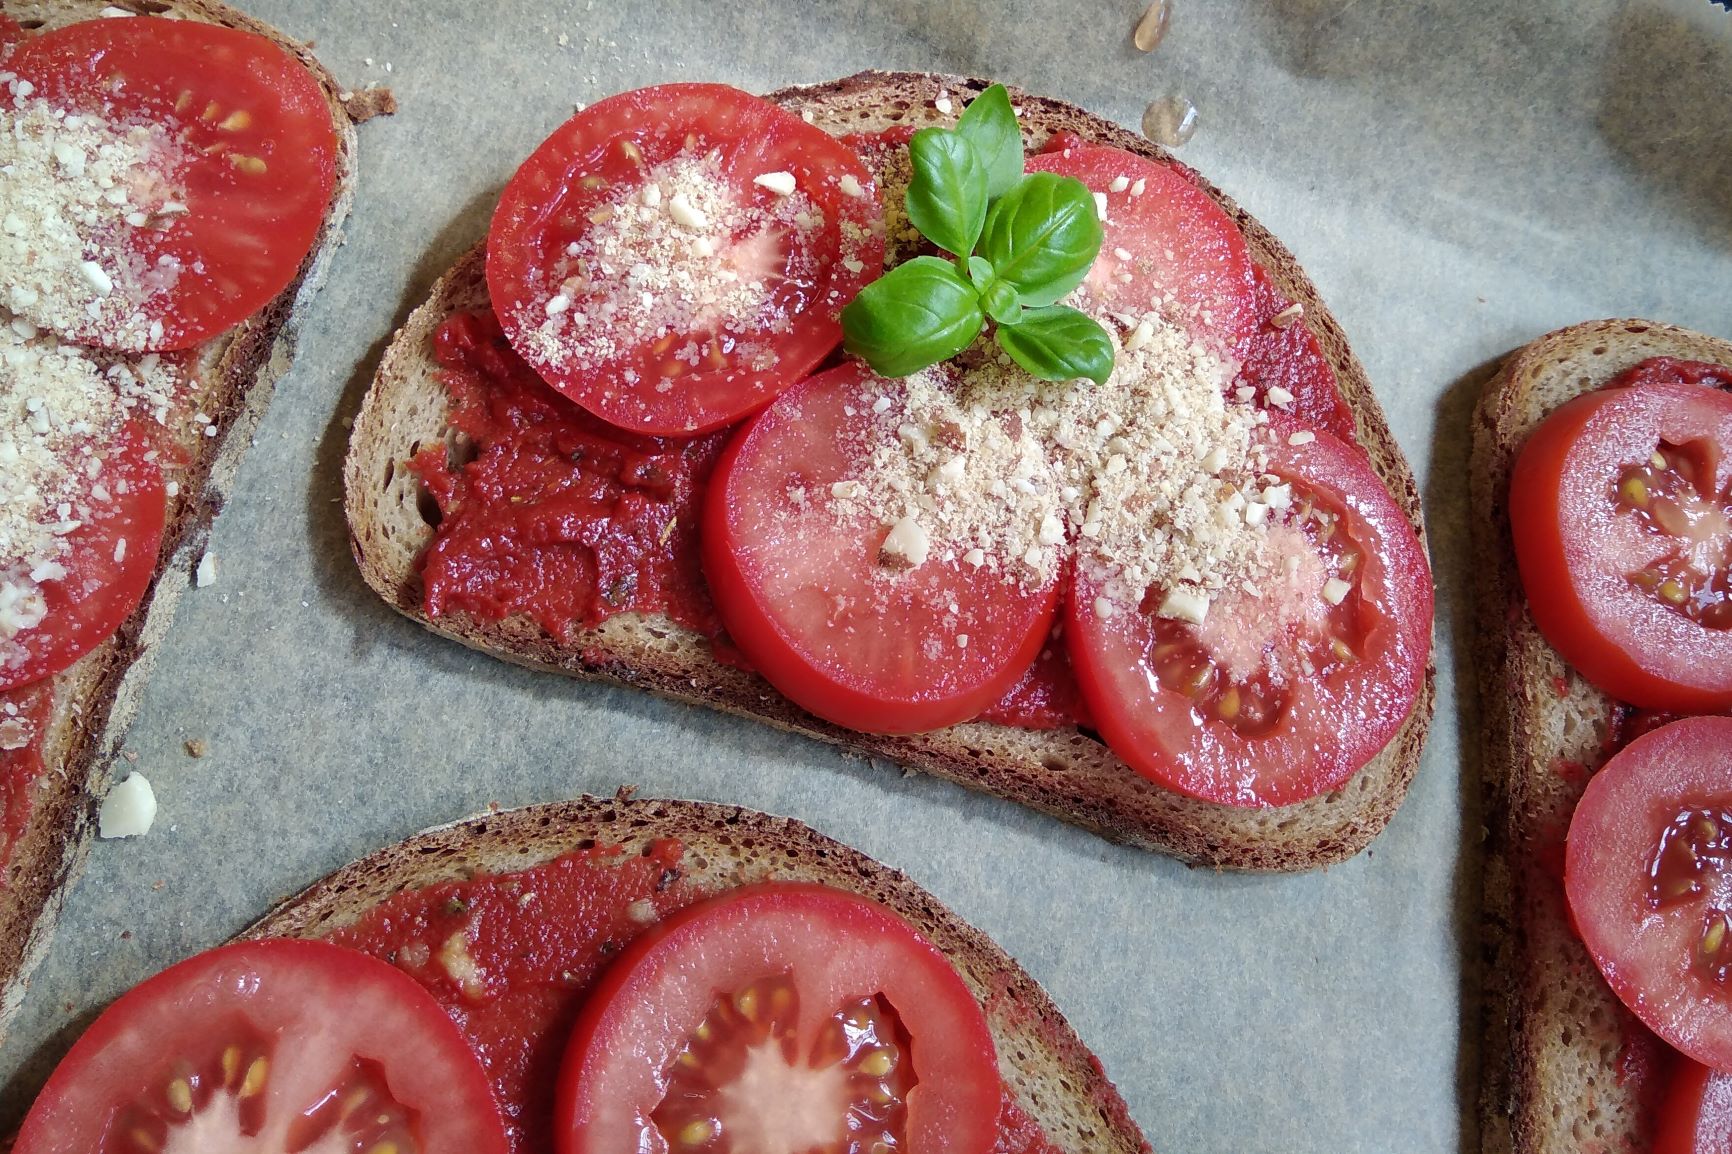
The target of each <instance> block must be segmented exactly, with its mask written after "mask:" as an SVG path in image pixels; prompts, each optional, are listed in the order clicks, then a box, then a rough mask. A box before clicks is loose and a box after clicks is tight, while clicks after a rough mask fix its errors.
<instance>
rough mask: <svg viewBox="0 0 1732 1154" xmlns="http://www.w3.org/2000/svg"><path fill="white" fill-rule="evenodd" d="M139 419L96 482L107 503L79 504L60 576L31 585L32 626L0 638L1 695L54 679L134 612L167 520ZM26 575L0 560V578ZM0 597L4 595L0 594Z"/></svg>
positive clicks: (6, 560)
mask: <svg viewBox="0 0 1732 1154" xmlns="http://www.w3.org/2000/svg"><path fill="white" fill-rule="evenodd" d="M155 456H156V454H155V453H154V452H152V436H151V433H150V431H149V428H148V426H147V425H146V423H145V422H144V420H143V419H137V420H134V421H133V422H131V423H130V424H128V425H127V426H126V427H125V428H124V429H123V430H122V432H121V434H120V436H119V437H118V438H117V439H116V441H115V442H114V444H113V445H112V446H110V449H109V451H108V453H107V461H106V464H105V465H104V467H103V472H102V476H101V482H102V484H103V485H104V486H105V490H106V492H107V493H108V494H109V499H108V500H102V499H100V498H92V499H87V500H81V501H80V502H77V504H78V505H79V506H80V508H81V509H85V510H88V512H87V513H86V514H85V515H84V517H83V519H82V520H80V521H79V523H78V527H77V528H75V529H73V530H72V531H71V532H69V533H67V534H65V535H64V536H63V537H62V540H63V541H64V542H65V544H66V546H67V552H66V553H65V554H63V555H62V556H61V558H60V560H59V561H58V562H57V564H59V565H60V566H61V567H62V568H63V569H64V570H65V574H64V576H60V577H56V578H51V579H44V580H42V581H41V582H40V583H39V584H37V585H36V589H37V591H38V592H39V594H40V598H41V604H40V605H39V606H38V607H37V608H38V612H35V613H32V614H30V616H32V617H39V621H38V623H36V624H35V625H33V626H29V627H26V628H24V629H23V630H22V631H21V632H18V633H16V634H14V635H13V636H11V637H7V636H6V634H5V633H4V632H0V692H3V691H5V690H8V689H15V688H17V687H18V686H21V685H28V684H30V683H31V682H33V681H38V680H41V679H42V678H44V677H52V676H53V675H54V674H56V673H59V672H60V671H61V670H63V669H65V668H66V667H68V666H69V665H71V664H72V663H73V662H74V661H77V660H78V659H79V658H80V657H83V656H84V655H85V654H86V653H89V652H90V651H91V650H92V649H95V648H96V647H97V646H98V645H101V644H102V643H103V642H104V641H106V640H108V639H109V637H111V636H113V634H114V631H115V630H117V629H119V628H120V626H121V624H122V623H123V622H124V621H125V620H126V619H127V618H128V617H129V616H131V615H132V611H133V610H134V609H136V608H138V603H139V602H140V601H142V600H143V599H144V594H145V590H146V589H148V588H149V587H150V582H151V578H152V576H153V575H154V573H155V572H156V555H157V551H158V549H159V548H160V547H161V545H162V530H163V524H164V521H165V520H166V518H167V512H168V497H167V495H166V493H165V491H164V488H163V482H162V473H161V471H160V470H159V469H158V467H157V464H156V460H155ZM15 574H16V575H24V574H23V570H22V568H21V567H20V565H19V563H18V561H17V559H16V558H3V557H0V578H3V577H8V576H14V575H15ZM0 595H3V594H0Z"/></svg>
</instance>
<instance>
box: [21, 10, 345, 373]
mask: <svg viewBox="0 0 1732 1154" xmlns="http://www.w3.org/2000/svg"><path fill="white" fill-rule="evenodd" d="M6 67H7V68H8V69H9V70H11V71H13V72H16V73H17V74H18V75H19V76H20V77H23V78H24V79H27V80H29V81H31V82H32V83H34V85H35V87H36V96H37V97H38V98H41V99H44V100H47V101H48V102H50V103H51V104H52V105H54V106H55V107H57V108H62V109H66V110H69V111H73V110H75V111H79V112H81V113H84V114H85V115H91V116H99V117H102V118H104V119H105V120H107V121H109V122H113V123H117V124H137V123H147V124H155V125H161V126H163V127H165V128H167V129H168V130H169V132H170V133H171V134H172V136H173V138H174V140H175V141H176V143H177V145H178V147H177V148H176V149H175V150H174V151H175V152H176V153H177V154H178V156H177V163H176V164H175V165H174V166H172V167H173V171H172V172H170V173H168V174H167V175H168V176H169V177H171V178H172V180H173V183H174V184H175V185H176V187H175V188H174V190H173V195H172V196H170V197H168V198H167V199H162V198H158V199H159V200H160V201H161V203H159V204H150V205H142V206H141V207H143V208H148V209H149V210H150V220H149V221H148V223H146V224H144V225H142V226H130V225H129V226H127V227H125V228H124V229H123V230H121V231H120V232H118V233H117V235H114V236H102V237H91V238H87V242H88V246H96V247H95V248H92V253H94V254H95V255H107V256H113V255H115V253H114V250H124V252H125V253H126V254H127V255H129V256H130V257H131V258H132V259H133V260H135V261H137V262H138V263H139V264H140V265H141V266H143V267H145V268H148V269H152V270H156V269H160V268H169V269H172V270H174V275H173V276H172V277H167V278H157V279H153V280H151V281H149V282H148V285H146V286H142V287H139V289H138V292H139V293H140V294H141V295H140V297H139V298H138V299H134V300H129V301H128V302H127V303H128V304H130V305H134V306H136V309H137V314H138V317H139V318H140V323H139V324H137V325H136V326H132V325H129V326H128V327H127V328H126V329H125V330H124V331H121V330H120V329H118V328H117V327H116V323H115V319H114V317H113V316H111V315H110V314H109V313H107V312H103V313H102V314H101V316H100V319H98V318H86V319H83V320H81V321H80V323H78V324H76V325H75V326H73V327H71V328H70V329H66V328H62V335H64V336H68V337H70V338H72V339H74V340H77V341H79V342H80V343H83V344H92V345H101V346H107V347H115V348H124V349H128V350H131V351H143V350H166V349H183V348H190V347H192V346H194V345H197V344H200V343H202V342H204V341H206V340H209V339H210V338H211V337H214V336H216V335H217V334H219V333H222V332H224V331H225V330H227V329H230V328H232V327H233V326H235V325H236V324H239V323H240V322H241V321H243V320H245V319H246V318H247V317H249V316H251V315H253V314H254V313H256V312H258V311H259V310H260V309H262V308H264V307H265V305H267V304H268V303H270V301H271V300H272V299H273V298H275V297H276V296H277V294H278V293H280V292H282V291H283V289H284V288H285V287H286V286H287V285H288V284H289V282H290V281H291V280H293V279H294V277H295V275H296V274H297V272H298V271H299V269H300V267H301V263H302V261H303V260H304V259H305V258H306V256H307V253H308V252H309V251H310V250H311V249H312V247H313V243H314V241H315V240H316V239H317V237H318V233H319V230H320V228H321V227H322V226H323V222H324V216H325V210H326V208H327V206H328V205H329V204H330V200H331V193H332V190H333V189H334V188H335V185H336V177H337V135H336V129H335V128H334V127H333V126H332V122H331V112H330V108H329V106H328V104H327V103H326V96H325V91H324V89H323V87H321V85H320V84H319V82H318V80H317V79H316V78H315V76H314V75H313V73H312V72H311V71H310V70H309V69H308V68H307V67H306V66H305V65H304V64H302V63H301V62H300V61H299V60H297V59H295V58H294V57H293V56H291V55H289V54H288V53H287V52H285V51H284V50H283V49H282V48H280V47H278V46H277V45H275V44H273V43H272V42H271V41H269V40H266V39H265V38H264V37H262V36H257V35H254V34H253V33H250V32H243V31H240V30H238V29H233V28H226V27H222V26H220V25H214V24H204V23H199V22H196V21H190V20H168V19H159V18H155V17H138V18H133V19H127V20H119V19H114V20H90V21H85V22H83V23H80V24H71V25H67V26H66V27H63V28H57V29H55V30H53V31H50V32H45V33H42V34H41V35H38V36H33V37H30V38H28V39H27V40H25V41H23V42H22V43H21V44H20V45H19V46H18V47H17V48H16V49H15V50H14V52H13V53H12V55H11V57H10V58H9V59H8V60H7V63H6ZM177 205H178V206H180V207H178V208H176V207H174V206H177ZM88 246H87V247H88ZM97 249H106V250H109V251H108V252H107V253H106V254H103V253H101V252H97ZM87 255H89V254H87ZM43 327H54V326H53V324H52V323H51V322H49V321H46V320H45V321H44V322H43Z"/></svg>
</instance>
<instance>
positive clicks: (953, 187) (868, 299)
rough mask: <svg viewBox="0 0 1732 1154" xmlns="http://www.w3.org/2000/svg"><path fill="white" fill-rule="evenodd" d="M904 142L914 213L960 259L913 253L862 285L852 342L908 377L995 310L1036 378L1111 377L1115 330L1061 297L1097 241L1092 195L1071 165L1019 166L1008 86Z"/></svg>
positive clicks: (1010, 348) (945, 355) (999, 326)
mask: <svg viewBox="0 0 1732 1154" xmlns="http://www.w3.org/2000/svg"><path fill="white" fill-rule="evenodd" d="M909 148H910V152H911V154H912V156H913V159H914V179H913V180H912V181H911V182H910V184H909V186H908V196H907V198H906V203H907V206H908V219H909V222H910V223H912V224H913V225H914V227H915V228H917V229H919V230H920V233H921V235H923V236H924V237H926V239H928V240H930V241H931V242H932V243H933V244H936V245H937V246H938V247H939V248H941V249H943V250H944V251H945V252H947V253H950V254H951V255H952V256H953V257H954V258H955V263H954V264H952V263H951V262H950V261H947V260H943V259H941V258H939V257H935V256H919V257H915V258H914V259H913V260H910V261H907V262H906V263H904V264H901V265H898V266H897V267H896V268H894V269H892V270H890V271H889V272H888V273H886V274H884V275H883V276H882V277H880V278H878V279H877V280H875V281H873V282H872V283H871V284H869V285H867V286H866V287H865V288H864V289H862V290H861V291H860V295H859V296H857V297H855V298H854V301H853V302H852V303H851V304H849V305H848V307H847V308H845V309H843V310H842V331H843V334H844V336H845V338H846V342H845V345H844V347H845V348H846V349H847V351H848V352H849V353H851V354H853V355H854V356H857V357H859V358H860V359H861V360H864V361H865V362H866V363H867V364H869V365H871V366H872V369H873V371H875V372H877V373H879V374H880V375H882V376H886V377H905V376H908V375H910V374H912V373H917V372H919V371H920V370H921V369H924V368H926V367H927V366H929V365H935V364H937V363H938V362H939V361H944V360H948V359H949V358H951V357H954V356H955V355H957V354H958V353H960V352H962V350H964V349H966V348H967V347H968V346H969V345H971V344H973V343H974V339H975V338H976V337H978V336H979V335H980V332H981V330H982V329H983V328H985V327H986V323H987V321H988V320H989V319H990V320H991V321H992V322H993V325H994V328H993V339H994V340H996V341H997V342H998V347H999V348H1001V349H1003V350H1004V351H1005V352H1006V353H1007V354H1009V356H1010V358H1011V359H1012V360H1014V361H1015V362H1016V363H1017V364H1019V365H1021V366H1022V367H1023V368H1024V369H1026V370H1028V371H1029V372H1030V373H1032V374H1033V375H1034V376H1036V377H1038V378H1040V379H1041V380H1043V381H1070V380H1076V379H1079V378H1083V377H1086V378H1088V379H1089V380H1092V381H1094V382H1095V383H1096V384H1104V383H1106V379H1107V376H1108V374H1110V373H1111V372H1112V369H1113V344H1112V339H1111V338H1110V337H1109V336H1108V335H1107V332H1106V330H1105V329H1103V328H1102V327H1101V326H1100V324H1099V323H1098V322H1097V321H1095V320H1094V318H1092V317H1090V316H1089V315H1088V314H1086V313H1082V312H1078V311H1077V310H1076V309H1073V308H1067V307H1065V306H1063V305H1060V304H1059V303H1058V301H1059V299H1060V298H1062V297H1063V296H1064V295H1065V294H1066V293H1068V292H1070V291H1071V290H1072V289H1074V288H1076V286H1077V285H1079V284H1081V283H1082V282H1083V278H1084V277H1086V276H1088V272H1089V268H1090V267H1091V266H1092V265H1093V264H1094V261H1095V257H1096V255H1097V254H1099V252H1100V250H1101V242H1102V239H1103V233H1102V231H1101V222H1100V217H1099V214H1098V213H1097V211H1096V208H1095V198H1094V194H1093V193H1091V192H1090V191H1089V189H1088V186H1087V185H1085V184H1083V183H1082V181H1080V180H1075V179H1073V178H1071V177H1068V176H1058V175H1056V174H1054V173H1050V172H1031V173H1027V174H1025V173H1024V172H1023V154H1022V130H1021V128H1020V127H1019V126H1018V125H1017V122H1016V113H1015V112H1014V111H1013V110H1012V109H1011V107H1010V94H1009V93H1008V92H1006V91H1005V88H1004V85H1002V84H994V85H993V86H992V87H991V88H988V89H987V90H986V91H985V92H982V93H981V94H980V95H979V96H978V97H976V98H975V100H974V101H973V102H972V103H971V104H969V106H968V107H967V108H966V109H965V110H964V111H963V113H962V118H961V119H960V120H958V121H957V124H956V127H955V129H945V128H938V127H930V128H922V129H921V130H920V131H919V132H916V133H915V134H914V140H913V142H912V144H911V145H910V146H909Z"/></svg>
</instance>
